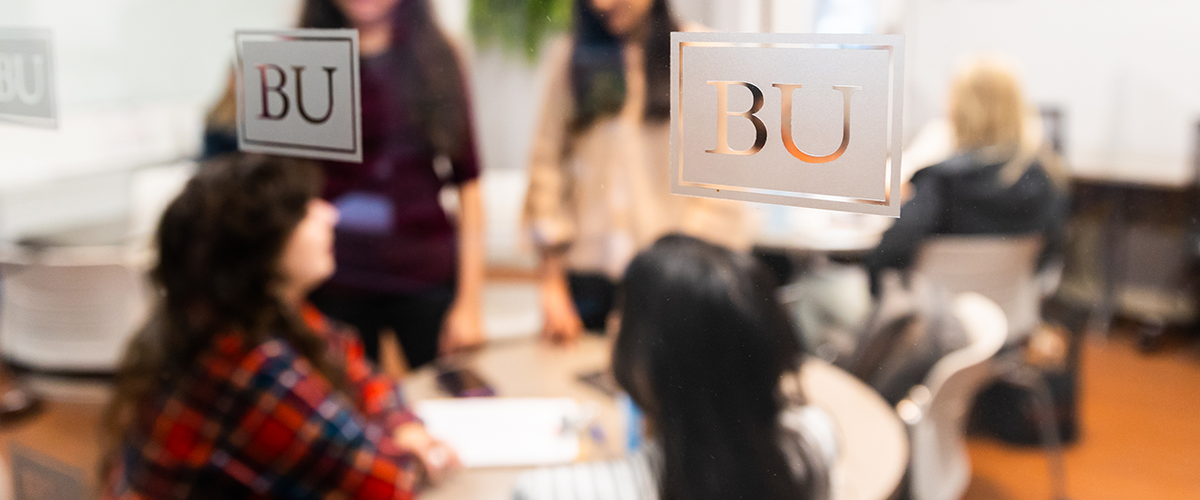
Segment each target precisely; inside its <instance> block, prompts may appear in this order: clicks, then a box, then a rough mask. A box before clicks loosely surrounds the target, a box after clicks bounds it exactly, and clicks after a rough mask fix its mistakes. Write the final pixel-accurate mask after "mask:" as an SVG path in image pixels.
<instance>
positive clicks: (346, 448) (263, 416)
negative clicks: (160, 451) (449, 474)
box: [164, 339, 436, 500]
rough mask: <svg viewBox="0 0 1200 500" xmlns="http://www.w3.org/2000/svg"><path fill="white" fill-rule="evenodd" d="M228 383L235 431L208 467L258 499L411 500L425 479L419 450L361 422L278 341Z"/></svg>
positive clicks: (344, 398) (346, 401)
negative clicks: (239, 484)
mask: <svg viewBox="0 0 1200 500" xmlns="http://www.w3.org/2000/svg"><path fill="white" fill-rule="evenodd" d="M228 380H229V384H228V391H230V395H229V396H228V400H229V403H228V405H227V407H228V408H229V409H230V410H229V412H228V415H227V416H226V417H224V418H225V419H227V420H226V421H229V422H231V423H233V425H234V428H233V429H232V432H230V433H229V434H228V436H229V437H228V438H227V439H226V440H225V443H224V445H223V447H222V450H221V452H220V453H214V454H213V460H214V462H213V463H212V466H213V467H217V468H219V469H221V470H223V471H225V472H226V474H227V475H228V476H229V477H231V478H232V479H233V480H235V481H238V482H240V483H242V484H243V485H244V486H245V487H246V488H248V489H250V490H252V491H255V492H256V493H257V494H259V495H261V496H264V497H272V498H274V497H288V498H294V497H313V498H316V497H321V498H325V497H330V496H334V497H342V498H356V499H373V500H374V499H378V500H386V499H410V498H412V495H413V493H414V492H415V491H416V490H417V489H418V488H419V487H420V485H421V484H422V483H423V482H424V481H425V480H426V479H427V477H428V475H427V474H426V471H425V470H424V468H425V467H424V465H423V462H422V460H421V458H420V456H421V454H422V453H424V450H419V449H411V448H408V449H406V448H405V447H402V445H401V443H400V440H399V439H397V437H398V436H394V435H393V434H391V433H385V432H384V429H383V428H382V427H381V425H380V424H379V422H378V421H377V420H375V419H370V418H364V416H363V415H362V413H360V412H359V411H356V409H355V408H354V407H353V406H351V405H350V402H351V400H352V399H354V395H351V394H341V393H339V391H337V390H336V389H334V388H333V386H331V384H330V382H329V381H328V380H327V379H326V378H325V377H323V376H321V375H320V374H319V372H318V371H317V370H316V369H315V368H314V367H313V366H312V365H311V364H310V363H309V362H308V361H307V360H306V359H304V358H302V357H300V356H299V355H298V354H297V353H296V351H295V350H294V349H292V348H291V347H290V346H289V345H288V344H287V343H286V342H284V341H282V340H278V339H276V340H270V341H267V342H266V343H264V344H262V345H261V346H259V347H258V348H257V349H255V350H254V351H253V352H251V353H250V354H249V355H247V356H246V357H245V359H244V360H243V361H242V362H241V363H240V364H239V365H238V366H237V367H236V368H235V369H234V370H233V371H232V373H230V374H229V376H228ZM181 422H183V421H181ZM417 425H419V424H417ZM166 427H167V428H171V426H166ZM178 427H179V426H178V425H177V426H175V428H178ZM202 428H203V427H200V428H198V429H197V430H198V431H199V429H202ZM164 432H171V433H174V434H178V432H176V431H174V430H164ZM169 437H173V434H172V435H171V436H168V438H169ZM435 473H436V471H435Z"/></svg>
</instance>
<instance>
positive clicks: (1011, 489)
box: [0, 331, 1200, 500]
mask: <svg viewBox="0 0 1200 500" xmlns="http://www.w3.org/2000/svg"><path fill="white" fill-rule="evenodd" d="M1082 370H1083V371H1082V382H1081V383H1082V395H1081V398H1082V399H1081V404H1080V411H1081V419H1082V420H1081V422H1082V437H1081V438H1080V439H1079V441H1078V442H1076V443H1075V444H1074V445H1072V446H1071V447H1070V448H1069V449H1068V451H1067V454H1066V461H1067V481H1068V494H1069V497H1070V498H1071V499H1074V500H1081V499H1083V500H1108V499H1112V500H1118V499H1119V500H1128V499H1155V500H1158V499H1200V346H1197V345H1196V344H1195V341H1194V340H1188V341H1186V342H1183V341H1177V342H1176V344H1175V345H1167V346H1164V347H1163V348H1162V349H1161V350H1160V351H1159V352H1156V353H1154V354H1149V355H1147V354H1142V353H1139V352H1138V351H1137V349H1136V346H1135V343H1134V341H1133V339H1132V337H1131V336H1129V335H1126V334H1123V333H1121V332H1119V331H1118V332H1117V333H1115V334H1114V335H1113V337H1112V338H1110V339H1109V340H1108V341H1103V340H1101V339H1098V338H1090V339H1088V340H1087V342H1086V344H1085V348H1084V354H1083V365H1082ZM50 389H52V388H50ZM50 389H47V390H48V391H49V392H52V393H57V394H61V391H55V390H50ZM92 389H93V390H91V392H86V391H85V393H84V394H82V395H73V396H70V397H65V396H61V395H60V396H57V397H56V400H51V401H49V402H48V403H47V405H46V408H45V411H43V412H42V413H41V414H39V415H38V416H36V417H34V418H31V419H28V420H25V421H22V422H17V423H10V424H4V425H2V426H0V454H4V455H7V454H8V449H9V444H10V443H18V444H20V445H23V446H25V447H28V448H32V449H34V450H37V451H40V452H41V453H44V454H46V455H48V456H50V457H52V458H53V459H55V460H58V461H62V462H64V463H66V464H69V465H71V466H73V467H77V468H78V469H79V471H80V473H79V476H80V479H82V480H83V481H84V482H86V483H89V484H91V483H94V480H95V475H94V472H93V471H94V467H95V464H96V459H97V457H98V456H99V453H100V445H99V440H98V436H99V430H98V422H99V416H100V413H99V409H100V405H99V401H100V399H102V398H98V397H97V391H96V390H95V388H94V387H93V388H92ZM64 399H70V400H69V401H67V400H64ZM970 451H971V459H972V462H973V464H972V465H973V467H974V470H975V474H974V478H973V479H972V482H971V486H970V489H969V490H968V492H967V495H966V498H967V499H969V500H1016V499H1020V500H1026V499H1049V498H1050V496H1049V495H1050V491H1049V486H1048V478H1047V472H1046V471H1047V469H1046V463H1045V460H1044V456H1043V455H1042V454H1041V453H1040V452H1039V451H1038V450H1036V449H1029V448H1021V447H1014V446H1010V445H1006V444H1002V443H998V442H995V441H990V440H984V439H973V440H972V441H971V443H970Z"/></svg>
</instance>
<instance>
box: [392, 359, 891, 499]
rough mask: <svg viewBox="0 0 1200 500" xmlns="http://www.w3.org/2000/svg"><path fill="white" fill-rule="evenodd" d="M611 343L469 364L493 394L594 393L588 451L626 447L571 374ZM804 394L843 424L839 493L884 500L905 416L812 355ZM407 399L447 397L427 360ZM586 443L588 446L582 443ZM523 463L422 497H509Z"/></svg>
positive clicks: (597, 363)
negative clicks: (603, 437)
mask: <svg viewBox="0 0 1200 500" xmlns="http://www.w3.org/2000/svg"><path fill="white" fill-rule="evenodd" d="M609 352H610V343H609V341H608V340H606V339H604V338H598V337H593V336H585V337H584V338H583V339H582V340H581V341H580V342H579V343H578V344H577V345H575V346H572V347H569V348H558V347H552V346H546V345H542V344H539V343H538V342H536V341H534V340H520V341H510V342H505V343H500V344H493V345H490V346H488V347H486V348H485V349H484V350H483V351H481V352H479V353H478V354H476V355H475V357H474V359H472V360H471V361H470V362H469V365H470V366H471V367H472V368H473V369H475V370H476V371H477V372H479V374H480V375H482V376H483V377H485V378H487V379H488V380H489V381H490V382H491V383H492V384H493V385H494V386H495V388H496V392H497V394H500V395H502V396H511V397H522V396H524V397H562V396H566V397H571V398H575V399H577V400H579V401H581V402H583V401H594V402H595V403H596V404H597V405H598V406H599V408H600V414H599V417H598V421H599V423H600V424H601V425H603V426H604V428H605V431H606V432H607V433H608V436H609V438H608V445H607V446H606V447H603V448H601V449H596V450H592V453H589V457H588V458H589V459H603V458H614V457H618V456H620V455H621V454H622V453H623V448H622V447H623V439H622V437H623V436H624V435H625V433H624V428H623V427H622V426H621V422H620V418H619V417H618V413H617V408H616V404H615V402H614V401H613V400H612V399H611V398H608V397H607V396H605V395H604V394H602V393H600V392H599V391H597V390H594V389H592V388H590V387H588V386H585V385H583V384H581V383H579V382H577V381H576V379H575V376H576V374H578V373H580V372H584V371H589V370H597V369H600V368H603V367H606V366H607V365H608V360H609ZM801 384H802V385H803V386H804V390H805V392H806V394H807V395H808V398H809V400H810V401H811V402H812V403H813V404H816V405H818V406H820V407H821V408H823V409H824V410H825V411H826V412H828V413H829V415H830V416H832V417H833V419H834V420H835V421H836V422H837V425H838V427H839V431H840V436H839V440H840V445H841V455H840V457H839V459H838V463H837V464H835V466H834V468H835V469H836V470H838V471H839V472H838V474H837V475H838V477H835V478H834V481H835V483H834V491H835V494H836V497H835V498H836V499H837V500H881V499H884V498H887V497H888V496H889V495H891V494H892V492H893V491H894V490H895V489H896V488H897V486H898V485H899V484H900V479H901V476H902V475H903V474H904V469H905V465H906V464H907V462H908V441H907V438H906V436H905V430H904V426H903V424H902V423H901V422H900V420H899V418H897V417H896V415H895V413H894V412H893V411H892V409H891V408H890V407H889V406H888V405H887V403H886V402H884V400H883V399H882V398H880V397H879V395H877V394H876V393H875V392H874V391H872V390H871V389H870V388H869V387H867V386H866V385H864V384H863V383H861V382H859V381H858V380H857V379H855V378H854V377H852V376H851V375H850V374H848V373H846V372H844V371H842V370H840V369H837V368H834V367H833V366H831V365H829V364H827V363H825V362H823V361H820V360H818V359H815V358H811V359H810V361H809V362H808V363H807V364H806V365H805V367H804V370H803V372H802V374H801ZM405 390H406V391H407V393H408V397H409V400H410V402H416V401H421V400H424V399H434V398H439V397H444V396H443V395H442V394H441V393H440V392H438V390H437V388H436V384H435V381H434V372H433V370H432V369H429V368H426V369H422V370H418V371H416V372H414V373H413V374H411V375H410V376H409V378H408V380H407V381H406V382H405ZM585 449H586V447H585ZM523 470H524V469H521V468H495V469H470V470H465V471H461V472H460V473H459V474H457V475H455V476H454V477H451V478H450V479H448V480H447V481H446V482H445V483H443V484H441V485H439V486H438V487H436V488H433V489H430V490H429V491H427V492H425V493H424V495H423V496H422V498H424V499H425V500H459V499H462V500H465V499H470V500H489V499H496V500H501V499H504V500H507V499H509V498H511V496H512V487H513V485H514V484H515V482H516V478H517V476H518V475H519V474H520V473H521V472H522V471H523Z"/></svg>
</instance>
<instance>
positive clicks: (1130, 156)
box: [902, 0, 1200, 184]
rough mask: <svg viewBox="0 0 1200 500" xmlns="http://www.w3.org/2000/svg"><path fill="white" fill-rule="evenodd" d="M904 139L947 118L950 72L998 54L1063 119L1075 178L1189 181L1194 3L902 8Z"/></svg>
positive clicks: (1199, 52)
mask: <svg viewBox="0 0 1200 500" xmlns="http://www.w3.org/2000/svg"><path fill="white" fill-rule="evenodd" d="M902 15H903V17H904V22H903V26H904V31H905V33H906V34H907V35H908V51H907V54H906V64H907V68H906V73H908V75H909V77H910V78H909V81H908V84H907V87H908V88H907V90H908V99H907V100H906V108H905V118H906V121H907V122H908V126H907V127H906V135H907V137H908V138H909V139H911V138H912V137H913V135H912V134H913V132H915V131H916V129H917V128H918V127H919V126H920V125H922V124H923V123H924V122H925V121H926V120H928V119H929V118H931V117H934V116H939V115H940V114H941V113H942V112H943V110H944V104H945V97H944V96H945V95H946V92H947V88H948V83H949V80H950V78H951V76H952V75H953V71H954V68H955V66H956V65H957V64H958V63H959V62H960V61H961V60H963V59H964V58H965V57H967V56H968V55H971V54H975V53H979V52H985V51H999V52H1005V53H1008V54H1011V55H1012V56H1014V57H1015V58H1016V59H1017V60H1018V61H1019V62H1020V63H1021V64H1022V66H1023V70H1024V77H1025V78H1024V80H1025V83H1026V84H1027V90H1028V94H1029V97H1030V98H1031V100H1033V101H1034V102H1036V103H1039V104H1056V105H1059V106H1061V107H1062V108H1063V109H1064V110H1065V113H1066V147H1067V153H1068V160H1069V162H1070V164H1071V167H1072V169H1073V170H1074V172H1075V173H1076V174H1077V175H1083V176H1091V177H1102V178H1109V179H1116V180H1128V181H1134V182H1144V183H1155V184H1180V183H1185V182H1188V181H1189V180H1190V179H1191V178H1192V172H1193V166H1192V164H1191V161H1192V155H1193V148H1194V147H1195V143H1194V141H1195V140H1196V139H1195V130H1196V121H1197V120H1198V119H1200V29H1198V28H1197V22H1198V21H1200V2H1196V1H1194V0H1007V1H1003V2H1001V1H995V0H909V1H908V2H907V4H906V6H905V8H904V10H903V14H902Z"/></svg>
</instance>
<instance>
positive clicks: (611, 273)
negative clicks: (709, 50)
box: [525, 0, 751, 340]
mask: <svg viewBox="0 0 1200 500" xmlns="http://www.w3.org/2000/svg"><path fill="white" fill-rule="evenodd" d="M574 10H575V26H574V34H573V36H572V37H571V39H570V40H569V42H568V43H564V44H561V45H560V46H559V47H556V49H557V50H556V51H555V53H554V54H553V55H552V56H551V57H550V61H549V64H550V68H549V71H550V78H549V80H548V82H547V86H546V91H545V92H546V94H545V95H544V96H543V102H542V115H541V118H540V124H539V127H538V130H537V135H536V138H535V140H534V144H533V148H532V151H531V158H530V172H529V175H530V180H529V191H528V193H527V197H526V203H525V220H526V224H527V226H529V228H530V229H531V231H532V235H533V239H534V241H535V243H536V244H537V246H538V247H539V250H540V252H541V285H542V297H543V299H542V302H543V303H542V306H543V310H544V312H545V317H546V324H545V329H544V331H543V334H544V335H545V336H547V337H549V338H552V339H568V340H569V339H571V338H574V337H575V336H577V335H578V334H579V333H580V332H581V331H582V330H583V329H584V328H587V329H590V330H596V329H600V328H602V327H603V326H604V323H605V320H606V318H607V316H608V313H609V311H610V310H611V308H612V304H613V290H614V285H615V283H614V282H615V281H616V280H617V279H618V278H619V277H620V276H621V274H622V273H623V272H624V270H625V266H626V265H627V264H628V263H629V261H630V260H631V259H632V258H633V256H634V255H635V254H636V253H637V252H638V251H639V250H642V249H644V248H647V247H649V246H650V245H651V244H652V243H654V241H655V240H657V239H658V238H659V237H660V236H662V235H664V234H667V233H670V232H683V233H687V234H690V235H693V236H699V237H702V238H705V239H707V240H709V241H712V242H715V243H720V244H723V245H726V246H730V247H732V248H734V249H739V250H742V249H745V248H748V247H749V240H750V234H751V232H750V228H749V227H748V225H747V224H745V222H746V221H745V217H744V213H743V211H742V208H741V207H740V206H739V205H738V204H736V203H733V202H725V201H719V200H712V199H702V198H691V197H684V196H673V195H671V194H670V175H669V167H668V165H669V162H670V150H669V145H670V129H669V122H670V116H669V115H670V111H671V102H670V88H671V84H670V33H671V31H676V30H678V29H680V27H679V23H678V22H676V20H675V19H674V18H673V17H672V15H671V12H670V10H669V8H668V2H667V0H577V1H576V2H575V9H574Z"/></svg>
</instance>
